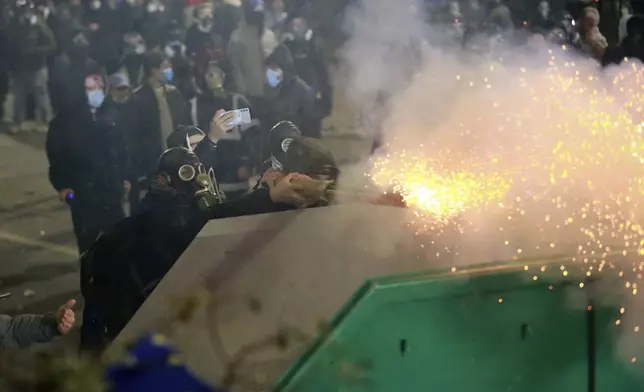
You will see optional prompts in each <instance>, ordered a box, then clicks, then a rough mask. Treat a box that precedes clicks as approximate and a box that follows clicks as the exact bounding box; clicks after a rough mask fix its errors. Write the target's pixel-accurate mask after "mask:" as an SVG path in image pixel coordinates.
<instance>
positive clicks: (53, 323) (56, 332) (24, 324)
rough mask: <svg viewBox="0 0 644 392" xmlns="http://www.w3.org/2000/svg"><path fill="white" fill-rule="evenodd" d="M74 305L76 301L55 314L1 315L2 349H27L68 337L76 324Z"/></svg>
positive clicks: (0, 337)
mask: <svg viewBox="0 0 644 392" xmlns="http://www.w3.org/2000/svg"><path fill="white" fill-rule="evenodd" d="M74 305H76V300H73V299H70V300H69V301H67V303H65V304H64V305H63V306H61V307H60V308H58V310H57V311H56V312H55V313H53V314H45V315H33V314H21V315H18V316H14V317H11V316H7V315H5V314H2V315H0V349H3V350H6V349H9V348H19V349H26V348H28V347H29V346H31V345H33V344H38V343H49V342H51V341H52V340H54V339H55V338H56V337H58V336H61V335H67V333H68V332H69V331H70V330H71V329H72V328H73V327H74V324H76V317H75V314H74V311H73V310H72V308H73V307H74Z"/></svg>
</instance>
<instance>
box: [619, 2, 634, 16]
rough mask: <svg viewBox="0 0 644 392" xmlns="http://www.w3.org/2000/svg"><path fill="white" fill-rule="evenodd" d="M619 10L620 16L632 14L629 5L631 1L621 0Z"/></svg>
mask: <svg viewBox="0 0 644 392" xmlns="http://www.w3.org/2000/svg"><path fill="white" fill-rule="evenodd" d="M620 11H621V14H622V15H621V16H622V17H624V16H630V15H633V7H632V6H631V2H630V1H625V2H623V3H622V6H621V7H620Z"/></svg>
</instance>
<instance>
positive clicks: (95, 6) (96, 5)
mask: <svg viewBox="0 0 644 392" xmlns="http://www.w3.org/2000/svg"><path fill="white" fill-rule="evenodd" d="M102 5H103V4H102V3H101V1H100V0H94V1H92V2H91V3H90V5H89V6H90V8H91V9H93V10H97V9H99V8H101V6H102Z"/></svg>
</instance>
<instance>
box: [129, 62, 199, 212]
mask: <svg viewBox="0 0 644 392" xmlns="http://www.w3.org/2000/svg"><path fill="white" fill-rule="evenodd" d="M143 68H144V73H145V82H144V84H143V85H142V86H141V87H139V88H138V89H136V90H134V94H133V96H132V100H131V102H130V105H128V108H127V111H128V114H127V119H126V122H127V124H126V127H127V128H128V131H127V134H128V135H129V137H130V138H131V140H132V161H133V168H134V173H133V174H134V175H135V176H136V178H138V179H139V181H136V182H133V183H132V187H133V189H132V197H131V198H130V204H131V206H132V208H134V207H136V204H138V200H137V198H138V196H139V191H140V190H142V189H145V186H141V187H139V188H137V186H139V185H141V184H139V182H141V183H145V181H146V179H147V178H148V176H149V175H151V174H152V173H154V169H155V165H156V161H157V159H158V157H159V155H160V154H161V153H162V152H163V151H164V150H165V149H166V147H167V146H166V139H167V138H168V136H170V134H171V133H172V132H173V131H174V130H175V129H176V128H177V127H178V126H179V125H180V124H187V123H188V121H189V118H188V110H187V103H186V101H185V100H184V99H183V97H182V96H181V93H180V92H179V90H177V88H176V87H175V86H173V85H172V80H173V76H174V72H173V69H172V64H171V63H170V61H169V60H168V58H167V57H166V55H165V54H164V53H162V52H156V51H154V52H150V53H147V54H146V55H145V56H144V57H143Z"/></svg>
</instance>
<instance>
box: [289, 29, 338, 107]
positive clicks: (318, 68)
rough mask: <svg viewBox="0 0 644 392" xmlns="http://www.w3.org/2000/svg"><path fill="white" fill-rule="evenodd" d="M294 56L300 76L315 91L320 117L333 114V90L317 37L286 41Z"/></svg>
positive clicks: (316, 105)
mask: <svg viewBox="0 0 644 392" xmlns="http://www.w3.org/2000/svg"><path fill="white" fill-rule="evenodd" d="M284 45H286V47H287V48H288V49H289V51H290V52H291V55H292V56H293V62H294V64H295V69H296V70H297V74H298V76H299V77H300V78H301V79H302V80H304V82H306V84H307V85H309V87H311V89H312V90H313V92H314V93H315V108H316V112H317V113H316V114H317V116H318V117H319V118H324V117H326V116H328V115H329V114H331V109H332V106H333V90H332V88H331V80H330V78H329V71H328V70H327V67H326V61H325V59H324V55H323V54H322V49H321V47H320V43H319V42H318V40H317V39H316V38H312V39H309V40H306V39H303V38H299V39H293V40H289V41H286V42H284Z"/></svg>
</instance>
